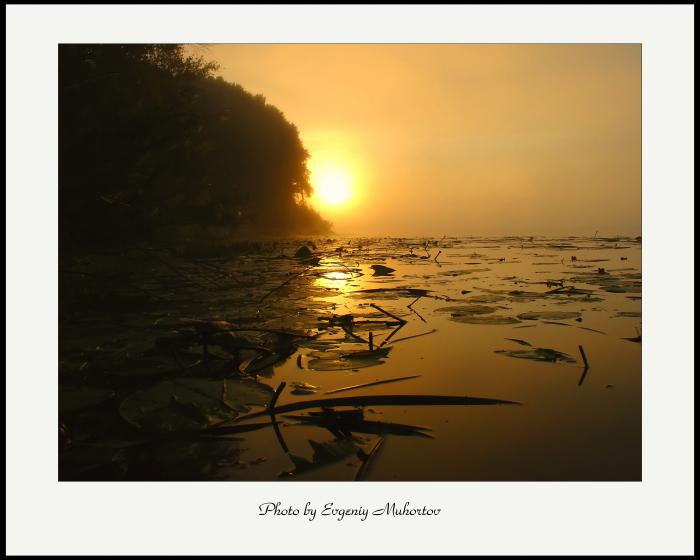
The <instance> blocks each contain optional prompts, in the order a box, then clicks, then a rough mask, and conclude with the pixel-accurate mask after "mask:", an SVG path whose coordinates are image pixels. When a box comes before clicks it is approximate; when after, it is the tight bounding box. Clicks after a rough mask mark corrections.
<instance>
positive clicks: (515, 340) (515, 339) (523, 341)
mask: <svg viewBox="0 0 700 560" xmlns="http://www.w3.org/2000/svg"><path fill="white" fill-rule="evenodd" d="M506 340H510V341H512V342H515V343H516V344H520V345H521V346H532V344H530V343H529V342H527V341H526V340H521V339H520V338H506Z"/></svg>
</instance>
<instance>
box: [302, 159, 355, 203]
mask: <svg viewBox="0 0 700 560" xmlns="http://www.w3.org/2000/svg"><path fill="white" fill-rule="evenodd" d="M311 184H312V185H313V187H314V194H315V196H316V199H317V200H318V201H319V203H320V204H322V205H324V206H341V205H343V204H345V203H347V202H348V201H349V200H350V198H351V197H352V191H353V178H352V174H351V173H350V171H349V170H348V169H347V168H346V167H343V166H342V165H339V164H324V165H321V166H319V167H312V169H311Z"/></svg>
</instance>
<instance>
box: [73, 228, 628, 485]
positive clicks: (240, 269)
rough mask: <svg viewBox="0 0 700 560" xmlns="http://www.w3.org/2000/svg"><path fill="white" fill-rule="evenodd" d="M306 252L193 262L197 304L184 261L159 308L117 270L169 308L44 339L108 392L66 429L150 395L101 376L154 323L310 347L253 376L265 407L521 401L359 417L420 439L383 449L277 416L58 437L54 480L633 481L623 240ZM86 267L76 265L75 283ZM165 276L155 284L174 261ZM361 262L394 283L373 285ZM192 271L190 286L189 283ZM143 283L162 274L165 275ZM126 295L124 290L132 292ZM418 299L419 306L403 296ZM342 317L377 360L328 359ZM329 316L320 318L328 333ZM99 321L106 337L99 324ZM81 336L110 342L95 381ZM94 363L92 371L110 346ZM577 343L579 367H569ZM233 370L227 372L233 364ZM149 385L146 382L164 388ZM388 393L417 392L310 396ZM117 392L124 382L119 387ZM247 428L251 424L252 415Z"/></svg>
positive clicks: (345, 244)
mask: <svg viewBox="0 0 700 560" xmlns="http://www.w3.org/2000/svg"><path fill="white" fill-rule="evenodd" d="M312 241H313V243H314V245H315V250H314V252H315V254H317V255H319V256H320V260H319V262H318V264H317V265H315V266H311V265H310V263H308V262H306V263H301V264H300V263H298V262H297V261H294V260H293V259H280V258H275V257H278V256H279V253H280V251H284V253H285V254H286V255H291V254H293V251H294V250H295V249H296V247H298V246H299V245H300V241H298V240H297V241H294V240H287V241H281V242H277V244H276V245H275V246H267V245H266V246H265V249H264V250H262V251H259V252H258V253H257V254H252V255H248V256H245V257H236V258H229V259H218V260H209V261H206V262H207V263H208V265H209V266H210V268H209V269H207V270H209V271H211V273H207V276H206V277H204V278H206V279H208V280H209V284H211V285H212V287H211V289H209V288H204V287H203V284H204V283H205V281H204V280H203V277H202V276H201V266H202V263H198V266H195V265H196V264H197V263H194V262H190V263H188V264H187V266H185V263H184V261H178V265H177V266H178V267H180V271H179V273H178V274H177V276H178V278H180V280H181V282H180V284H177V283H175V285H176V287H175V288H172V289H171V292H168V290H167V289H166V288H164V287H163V285H167V284H171V285H172V284H173V280H172V278H170V280H167V281H166V280H161V281H160V282H161V283H160V284H159V283H158V281H157V280H156V277H157V275H156V274H155V273H154V270H153V269H152V266H153V260H152V259H151V260H150V261H149V264H148V265H146V264H145V263H143V262H141V261H138V262H137V263H136V264H133V270H136V269H138V268H139V267H146V268H145V269H143V271H142V275H136V277H138V278H140V280H139V281H140V282H142V283H143V282H145V281H146V279H147V281H149V282H151V284H152V285H149V286H148V289H149V291H153V292H155V293H158V294H160V295H162V294H164V293H165V294H168V297H167V298H160V299H159V300H158V301H155V302H154V301H152V299H148V306H147V309H146V308H143V309H140V308H138V307H139V306H138V305H136V306H135V307H136V309H134V310H131V311H126V310H120V311H119V312H118V313H117V314H118V315H119V317H120V319H119V321H115V318H114V317H115V312H114V311H111V312H109V313H106V312H103V313H101V314H100V313H95V312H92V313H88V312H83V313H75V314H74V316H72V318H71V321H65V324H62V327H61V328H62V330H61V333H62V344H61V352H62V357H63V358H64V360H63V362H62V363H63V366H64V370H65V371H69V370H71V368H73V369H75V367H76V366H75V365H73V366H70V365H69V364H77V363H78V362H81V360H82V362H81V364H84V363H85V361H88V362H89V363H88V366H87V367H86V368H84V370H83V372H84V371H85V370H91V369H93V370H94V371H92V372H91V373H90V375H87V374H84V373H83V374H82V377H81V380H82V382H87V383H93V384H94V383H95V380H96V379H99V378H98V377H97V376H98V375H103V376H104V378H105V379H109V380H110V381H109V383H108V385H109V387H111V388H113V389H114V392H115V396H114V398H113V399H111V400H108V401H106V402H103V403H101V404H97V405H95V406H92V407H90V408H88V409H87V412H85V411H83V412H81V413H79V414H78V416H73V417H70V418H69V420H71V421H72V422H73V424H74V425H76V426H80V425H81V422H84V420H81V416H80V415H89V417H90V418H95V417H99V418H102V417H107V416H108V415H110V414H111V415H114V414H115V412H114V410H115V407H116V409H117V410H122V409H120V408H119V407H120V406H121V405H120V402H123V400H124V399H126V398H128V397H129V395H130V394H132V393H133V392H134V391H138V390H147V389H148V387H149V386H153V385H154V384H155V383H157V382H158V379H157V378H153V377H151V376H146V377H141V376H140V373H141V371H140V370H138V371H137V373H138V374H137V375H121V376H120V375H117V376H115V375H113V373H114V369H115V368H116V369H119V367H117V366H116V365H115V364H117V363H118V362H119V361H120V360H124V359H125V354H124V350H123V347H122V346H119V344H121V345H125V344H128V342H127V341H133V340H138V341H139V343H138V344H137V345H136V346H139V348H137V349H136V350H135V351H134V353H133V354H129V355H128V356H127V358H128V359H127V361H128V360H133V359H134V358H135V356H136V353H137V352H139V351H141V350H142V349H141V347H143V349H144V350H143V351H146V352H147V351H148V350H147V348H149V347H150V346H152V340H153V336H155V335H153V334H152V331H153V330H154V324H155V326H156V329H155V330H156V331H157V330H158V329H157V327H158V326H159V325H161V326H162V325H164V324H165V323H167V322H168V321H173V320H175V318H176V317H197V318H199V319H225V320H227V321H230V322H231V323H233V324H235V325H237V326H239V327H241V328H245V327H248V328H252V326H255V327H261V326H262V327H265V328H275V329H278V328H279V329H286V330H295V331H297V332H298V331H301V330H304V331H305V332H307V333H309V334H311V335H313V336H314V338H309V339H301V340H296V341H295V345H294V348H293V352H291V353H290V354H289V355H288V357H287V358H286V359H284V360H282V361H279V362H277V363H275V364H274V365H272V366H270V367H266V368H263V369H260V370H259V371H257V372H256V373H257V379H258V380H259V381H261V382H263V383H265V384H267V385H269V386H270V387H271V388H277V387H278V386H279V384H280V383H281V382H282V381H284V382H286V383H287V387H286V388H285V389H284V390H283V392H282V394H281V396H280V398H279V400H278V402H277V405H278V406H280V405H286V404H289V403H293V402H297V401H304V400H312V399H319V398H330V397H351V396H363V395H453V396H464V395H468V396H474V397H487V398H492V399H503V400H508V401H517V402H519V403H521V404H517V405H498V406H374V405H372V406H367V407H364V409H363V410H362V412H361V414H362V416H363V420H365V421H369V422H370V423H371V424H369V425H370V426H375V427H376V426H377V424H375V423H376V422H381V423H392V424H401V425H404V426H417V427H419V429H416V430H415V431H413V432H412V433H411V434H410V435H402V434H400V433H387V432H391V431H393V432H397V431H401V429H396V428H395V429H393V430H391V429H389V430H387V429H385V430H384V433H383V434H381V433H380V434H377V433H361V432H359V431H353V432H351V435H350V434H347V433H346V434H343V433H338V430H337V427H338V424H337V423H336V424H335V428H336V429H328V428H327V427H320V426H317V425H316V426H314V425H309V424H308V423H307V422H303V421H300V418H303V417H305V416H308V415H309V413H313V412H314V411H315V412H318V411H319V409H318V408H315V409H310V410H302V411H296V412H292V413H290V414H289V415H279V417H276V420H278V421H279V422H280V423H279V424H278V425H277V429H273V428H272V427H271V426H267V427H263V428H260V429H258V430H255V431H249V432H245V433H239V434H235V435H233V436H229V437H227V438H225V439H222V438H218V439H215V440H214V439H207V440H201V439H198V440H193V441H171V440H168V439H167V438H165V439H163V438H161V439H159V440H158V441H156V442H155V443H154V441H153V439H152V436H148V437H147V438H146V440H148V443H145V441H146V440H144V439H143V438H142V437H141V436H140V435H139V434H138V432H137V433H136V434H134V433H130V434H128V435H123V434H119V438H117V436H116V435H115V429H111V430H105V432H104V433H102V434H101V433H99V431H97V432H93V433H89V434H86V435H82V436H78V437H76V436H75V435H74V436H73V438H72V439H73V442H72V447H71V448H69V449H68V452H66V453H64V455H63V457H64V459H63V461H62V468H61V472H62V473H63V475H64V476H65V477H66V478H76V477H77V478H81V477H85V478H87V477H90V476H97V477H102V478H107V479H111V478H124V479H152V478H155V479H159V478H164V479H173V478H174V479H217V480H219V479H223V480H277V479H280V478H281V479H289V478H291V479H293V480H297V479H298V480H354V479H356V478H358V473H359V478H361V479H363V480H403V481H405V480H431V481H443V480H444V481H456V480H514V481H519V480H640V479H641V341H639V339H637V337H638V336H639V335H640V334H641V243H640V242H639V241H638V240H634V239H628V238H616V239H600V238H562V239H548V238H529V237H528V238H498V239H493V238H490V239H487V238H443V239H438V238H436V239H423V238H421V239H391V238H383V239H347V238H345V239H338V238H336V239H333V240H326V239H315V240H312ZM339 248H342V249H343V250H342V251H339V250H338V249H339ZM164 258H165V257H164ZM98 260H99V259H98ZM95 262H97V261H93V262H90V263H88V264H87V265H85V266H90V267H93V268H94V267H95V266H96V264H95ZM100 262H104V259H102V260H101V261H100ZM168 262H169V264H170V268H171V269H172V263H173V261H168ZM202 262H204V261H202ZM372 265H384V266H388V267H390V268H393V269H394V271H393V272H392V273H391V274H389V275H385V276H377V275H373V272H374V271H373V269H372V268H371V266H372ZM149 267H150V268H149ZM166 268H167V267H166ZM159 270H160V269H159ZM197 270H199V274H200V275H199V276H196V274H195V272H194V271H197ZM160 272H161V273H162V274H163V275H165V276H164V277H165V278H167V277H168V276H167V273H166V272H165V271H162V270H160ZM299 273H301V274H299ZM188 275H190V276H188ZM171 276H172V274H171ZM134 278H135V277H134V274H132V275H131V279H132V281H135V280H134ZM188 278H190V279H192V278H197V282H190V283H189V284H188V282H187V279H188ZM226 278H231V279H234V280H235V283H236V287H235V288H226V283H225V282H224V279H226ZM215 282H216V283H218V286H217V287H214V283H215ZM142 285H143V284H142ZM398 288H401V289H402V290H398ZM368 290H372V291H368ZM378 290H384V291H378ZM420 290H424V292H421V291H420ZM421 293H424V295H423V296H422V297H419V295H421ZM371 304H374V305H377V306H379V308H380V309H377V308H375V307H372V306H371ZM409 306H410V307H409ZM383 311H386V312H388V313H389V314H391V316H389V315H387V314H385V313H383ZM348 314H350V315H352V316H353V318H354V326H353V327H352V331H351V332H352V335H353V336H355V337H360V338H362V339H364V340H368V338H369V332H370V331H371V332H372V337H373V347H374V348H376V347H381V348H384V349H387V348H388V349H389V351H388V354H387V355H386V356H380V357H372V358H369V359H367V358H363V359H358V360H347V359H343V357H344V356H345V357H347V354H348V353H349V352H356V351H366V350H369V345H368V344H367V343H366V342H361V341H360V340H358V339H357V338H353V337H351V336H350V335H348V334H347V332H346V330H344V329H343V328H342V326H341V325H340V324H339V323H338V321H337V317H338V316H342V315H348ZM332 317H336V320H335V321H333V320H331V321H330V322H329V320H330V319H331V318H332ZM494 317H497V319H496V320H494V319H493V318H494ZM396 318H399V319H401V320H402V321H405V324H403V325H401V323H400V322H399V321H396ZM367 321H369V322H367ZM387 321H388V322H389V323H391V324H386V322H387ZM115 322H116V323H119V324H120V325H122V326H121V327H119V328H117V327H114V324H115ZM86 324H90V326H91V328H90V332H91V336H93V337H94V338H93V340H91V341H90V344H92V343H94V342H95V340H102V341H103V342H104V341H113V340H120V341H121V342H120V343H119V344H115V346H114V349H113V350H112V351H111V353H108V356H107V357H105V356H101V357H99V360H101V363H102V364H103V365H102V366H101V368H99V371H98V370H96V369H95V368H92V366H91V365H90V364H91V363H92V362H94V361H95V360H97V359H98V358H97V357H96V356H95V353H94V352H91V353H88V354H89V355H88V354H86V352H85V350H84V349H85V347H86V346H87V343H86V342H85V336H86V335H85V333H86V328H85V325H86ZM98 325H102V327H103V329H104V330H102V331H101V330H100V329H98V328H97V327H98ZM110 325H112V326H110ZM125 325H126V326H125ZM127 326H128V327H127ZM346 326H347V325H346ZM397 327H400V328H398V330H396V329H397ZM394 331H395V332H394ZM392 332H393V334H392ZM63 333H65V334H63ZM95 333H98V334H95ZM99 333H101V334H99ZM145 333H148V334H145ZM158 334H159V335H162V334H163V333H162V332H158ZM387 337H389V338H388V340H387V341H386V342H384V341H385V340H386V339H387ZM508 339H515V340H508ZM628 339H631V340H628ZM263 342H264V341H263ZM71 343H72V344H71ZM526 343H527V344H529V345H530V346H527V345H526ZM97 346H98V347H99V348H100V350H99V351H98V355H99V354H104V352H105V348H107V347H109V344H107V345H105V344H102V345H100V344H98V345H97ZM579 346H582V347H583V349H584V352H585V355H586V357H587V360H588V362H589V366H590V367H589V368H587V369H586V368H585V367H584V364H583V358H582V356H581V354H580V351H579ZM91 348H92V346H91ZM537 348H541V349H548V350H546V351H543V350H540V351H539V354H536V355H537V356H540V357H543V358H552V357H553V356H554V357H557V359H556V361H548V360H531V359H523V358H518V357H514V355H513V354H509V352H515V355H516V356H517V355H522V352H531V353H532V352H537V351H536V350H535V349H537ZM549 350H554V351H556V352H559V353H562V354H564V355H565V356H561V355H559V354H554V353H552V352H550V351H549ZM499 351H505V352H499ZM518 353H520V354H518ZM255 355H256V353H255V352H254V351H250V352H249V353H248V354H245V352H244V355H243V356H241V358H248V360H250V358H251V357H254V356H255ZM194 357H196V356H193V358H194ZM182 359H183V358H181V361H182ZM91 360H92V361H91ZM99 360H98V361H99ZM104 364H107V365H104ZM194 364H195V365H194V366H193V368H192V369H191V370H189V371H188V372H187V376H188V377H192V376H194V375H195V374H196V375H199V376H202V375H211V370H209V373H208V374H207V373H206V372H202V371H201V364H198V363H197V362H196V361H195V362H194ZM245 366H246V363H245V359H244V363H243V364H242V366H240V367H243V368H245ZM170 368H171V369H172V364H171V366H170ZM167 369H168V367H167V366H164V371H165V370H167ZM110 372H111V373H110ZM190 372H191V373H190ZM229 373H230V372H229ZM71 375H73V377H71ZM181 375H182V374H181ZM404 376H419V377H415V378H413V379H408V380H404V381H398V382H395V383H388V384H381V385H375V386H370V387H365V388H360V389H355V390H351V391H346V392H341V393H338V394H333V395H324V393H325V392H326V391H331V390H335V389H338V388H342V387H347V386H351V385H358V384H364V383H370V382H374V381H378V380H386V379H390V378H395V377H404ZM124 378H129V380H130V381H129V382H128V383H126V382H124V383H123V382H121V381H120V380H122V379H124ZM63 379H68V380H69V383H68V384H69V385H70V383H74V380H75V379H76V377H75V374H65V375H64V376H63ZM115 379H117V380H118V381H114V380H115ZM135 379H139V380H141V379H142V380H143V381H134V380H135ZM71 380H73V381H71ZM294 383H306V384H310V385H313V386H315V387H318V390H317V391H316V392H315V393H314V394H294V392H293V384H294ZM249 408H250V410H251V411H256V410H260V407H249ZM336 410H345V411H350V410H352V409H351V408H343V409H336ZM358 413H359V412H358ZM290 416H295V417H296V418H290ZM86 417H87V416H86ZM250 422H269V416H263V417H261V418H257V419H255V420H251V421H250ZM234 424H235V423H231V422H225V423H224V425H234ZM342 424H343V423H342V422H341V424H340V425H342ZM353 425H354V426H357V423H355V424H353ZM68 427H69V428H70V427H71V426H70V423H68ZM331 428H333V426H331ZM363 429H364V428H363ZM117 431H118V430H117ZM375 431H378V432H382V430H381V429H378V430H375ZM404 431H406V429H405V430H404ZM408 431H411V430H408ZM341 432H342V430H341ZM349 435H350V437H347V436H349ZM171 436H172V434H170V437H171ZM380 439H381V444H380V445H379V446H378V447H377V449H376V451H375V453H374V454H373V455H372V457H371V459H369V460H367V455H366V454H367V453H368V452H369V451H370V450H372V449H373V447H374V446H375V444H377V443H378V442H379V440H380ZM117 440H118V441H117ZM124 440H126V442H127V444H126V445H125V444H124ZM105 448H107V449H108V451H107V452H105V451H104V449H105ZM95 449H99V453H98V452H96V451H95ZM86 450H87V451H86ZM79 452H82V453H83V454H84V455H86V456H87V458H82V457H81V456H80V455H79ZM115 456H116V458H115ZM363 463H366V464H365V466H364V467H363V466H362V465H363ZM86 465H89V466H91V467H95V468H91V469H88V471H87V473H90V472H93V473H95V472H96V473H99V474H94V475H90V474H86V471H85V470H84V469H82V470H81V468H80V467H81V466H82V467H85V466H86ZM96 465H99V468H98V467H96ZM145 465H147V466H148V467H147V468H145ZM81 472H82V473H83V474H80V473H81Z"/></svg>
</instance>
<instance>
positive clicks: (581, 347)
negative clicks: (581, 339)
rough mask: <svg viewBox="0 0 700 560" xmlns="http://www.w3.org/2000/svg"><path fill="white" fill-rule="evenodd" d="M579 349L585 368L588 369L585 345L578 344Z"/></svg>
mask: <svg viewBox="0 0 700 560" xmlns="http://www.w3.org/2000/svg"><path fill="white" fill-rule="evenodd" d="M578 351H579V352H580V353H581V357H582V358H583V367H584V369H588V358H586V353H585V352H584V351H583V346H581V345H580V344H579V345H578Z"/></svg>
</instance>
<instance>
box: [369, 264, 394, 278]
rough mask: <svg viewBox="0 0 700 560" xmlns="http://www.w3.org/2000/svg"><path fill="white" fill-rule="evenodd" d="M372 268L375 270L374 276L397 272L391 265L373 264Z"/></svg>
mask: <svg viewBox="0 0 700 560" xmlns="http://www.w3.org/2000/svg"><path fill="white" fill-rule="evenodd" d="M370 268H371V269H372V270H374V274H373V276H388V275H389V274H391V273H392V272H395V271H396V269H395V268H391V267H389V266H384V265H383V264H373V265H372V266H370Z"/></svg>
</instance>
